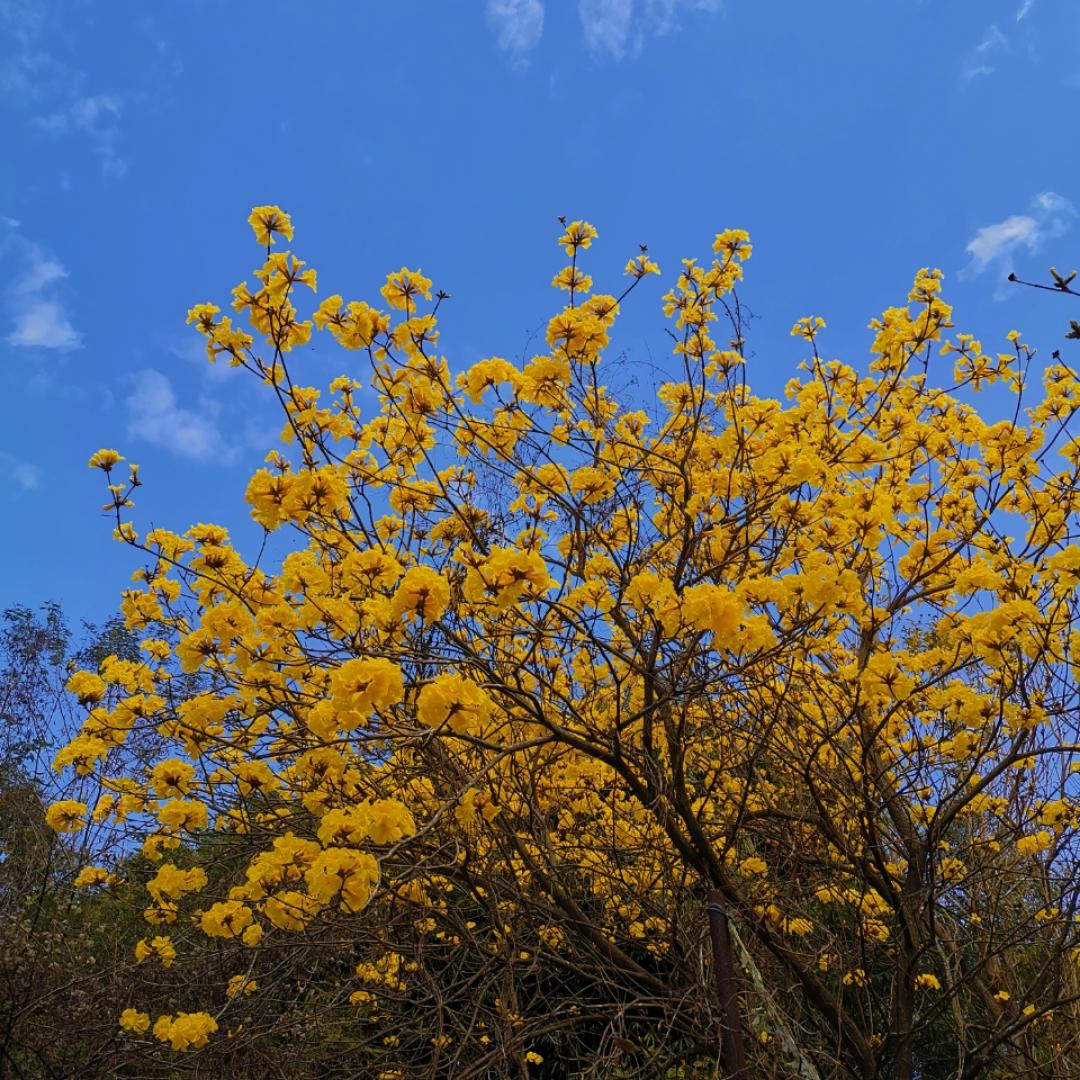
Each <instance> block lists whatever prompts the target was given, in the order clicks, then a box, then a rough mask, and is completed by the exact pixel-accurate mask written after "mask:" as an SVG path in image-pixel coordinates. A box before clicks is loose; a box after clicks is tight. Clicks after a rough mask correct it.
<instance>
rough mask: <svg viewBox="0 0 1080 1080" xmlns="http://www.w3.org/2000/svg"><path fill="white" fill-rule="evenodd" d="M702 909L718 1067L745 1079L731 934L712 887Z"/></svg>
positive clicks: (732, 1079) (731, 1076)
mask: <svg viewBox="0 0 1080 1080" xmlns="http://www.w3.org/2000/svg"><path fill="white" fill-rule="evenodd" d="M706 910H707V911H708V913H709V936H710V937H711V938H712V954H713V970H714V971H715V973H716V989H717V991H718V992H719V995H720V1068H721V1069H723V1070H724V1075H725V1077H727V1078H728V1080H746V1050H745V1048H744V1047H743V1033H742V1020H741V1018H740V1016H739V991H738V987H737V986H736V985H735V962H734V960H733V959H732V955H731V933H730V931H729V929H728V920H727V911H726V910H725V908H724V906H723V898H722V897H721V895H720V893H719V892H717V891H716V889H710V890H709V899H708V903H707V904H706Z"/></svg>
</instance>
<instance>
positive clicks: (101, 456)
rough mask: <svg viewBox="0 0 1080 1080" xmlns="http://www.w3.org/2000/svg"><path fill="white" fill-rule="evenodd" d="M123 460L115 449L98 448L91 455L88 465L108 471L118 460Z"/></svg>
mask: <svg viewBox="0 0 1080 1080" xmlns="http://www.w3.org/2000/svg"><path fill="white" fill-rule="evenodd" d="M123 460H124V459H123V458H122V457H121V456H120V455H119V454H118V453H117V452H116V451H115V450H97V451H95V452H94V453H93V454H91V455H90V460H89V461H88V462H87V465H88V466H89V467H90V468H91V469H104V470H105V472H108V471H109V470H110V469H111V468H112V467H113V466H114V465H115V464H117V462H120V461H123Z"/></svg>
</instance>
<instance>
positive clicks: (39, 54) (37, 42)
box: [0, 0, 130, 177]
mask: <svg viewBox="0 0 1080 1080" xmlns="http://www.w3.org/2000/svg"><path fill="white" fill-rule="evenodd" d="M70 6H72V7H74V5H70ZM69 16H70V13H69V12H68V10H67V6H65V5H60V4H56V3H48V2H46V0H0V36H2V37H3V38H4V40H5V43H6V44H9V45H10V48H8V49H7V50H5V53H6V55H4V56H3V57H2V58H0V92H2V93H3V94H4V96H5V98H6V99H7V100H9V101H10V102H12V103H14V104H18V105H21V106H22V107H23V108H24V110H25V111H26V113H27V116H28V119H29V120H30V122H31V123H33V124H34V125H35V126H36V127H38V128H40V129H41V130H43V131H47V132H50V133H51V134H53V135H58V136H60V135H74V136H81V137H83V138H85V139H87V140H89V142H90V145H91V146H92V147H93V150H94V153H95V154H96V155H97V156H98V158H99V159H100V160H101V168H102V172H103V174H104V175H105V176H106V177H120V176H123V175H124V174H125V173H126V172H127V162H126V161H125V160H124V159H123V158H122V157H121V156H120V155H119V154H118V153H117V144H118V141H119V130H120V128H119V121H120V112H121V108H122V106H123V100H122V99H121V98H120V97H119V96H118V95H116V94H88V93H87V92H86V90H87V87H86V83H87V77H86V73H85V72H84V71H81V70H80V69H79V68H77V67H72V66H71V65H70V64H68V63H66V62H65V61H63V60H61V59H59V58H57V57H56V56H55V55H53V54H52V53H51V52H50V51H49V48H50V47H51V46H52V45H53V43H54V42H56V41H58V40H63V39H64V37H65V36H67V35H68V34H70V33H72V28H71V26H70V25H65V26H64V27H63V29H62V30H60V29H58V26H57V25H56V24H58V23H60V22H61V21H62V22H64V23H65V24H68V23H70V17H69ZM75 33H77V31H75ZM129 96H130V95H129Z"/></svg>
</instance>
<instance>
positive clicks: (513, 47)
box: [487, 0, 544, 63]
mask: <svg viewBox="0 0 1080 1080" xmlns="http://www.w3.org/2000/svg"><path fill="white" fill-rule="evenodd" d="M487 17H488V22H489V23H490V24H491V27H492V29H493V30H494V31H495V39H496V41H498V43H499V48H500V49H502V51H503V52H504V53H506V54H507V55H508V56H509V57H510V59H511V60H513V61H514V62H515V63H524V61H525V58H526V57H527V56H528V54H529V53H530V52H531V51H532V50H533V49H534V48H536V46H537V45H538V44H539V43H540V37H541V35H542V34H543V32H544V5H543V4H542V3H540V0H488V3H487Z"/></svg>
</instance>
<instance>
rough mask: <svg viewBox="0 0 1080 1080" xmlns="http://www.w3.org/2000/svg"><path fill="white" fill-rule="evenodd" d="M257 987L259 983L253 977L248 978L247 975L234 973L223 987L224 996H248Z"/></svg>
mask: <svg viewBox="0 0 1080 1080" xmlns="http://www.w3.org/2000/svg"><path fill="white" fill-rule="evenodd" d="M258 989H259V984H258V983H257V982H256V981H255V980H254V979H250V978H248V976H247V975H234V976H233V977H232V978H231V979H229V984H228V986H226V988H225V996H226V997H229V998H234V997H239V996H240V995H241V994H243V995H244V997H248V996H249V995H250V994H254V993H255V991H256V990H258Z"/></svg>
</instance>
